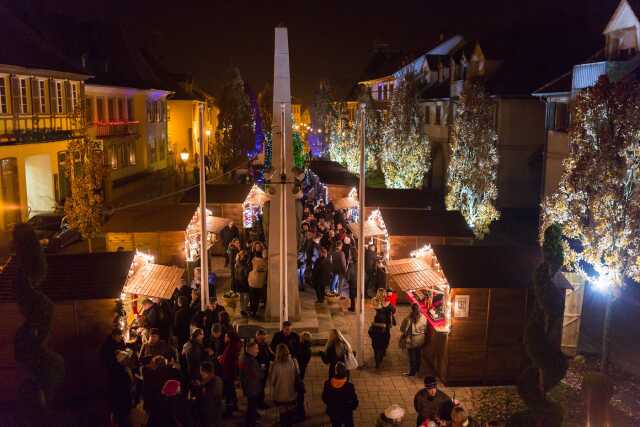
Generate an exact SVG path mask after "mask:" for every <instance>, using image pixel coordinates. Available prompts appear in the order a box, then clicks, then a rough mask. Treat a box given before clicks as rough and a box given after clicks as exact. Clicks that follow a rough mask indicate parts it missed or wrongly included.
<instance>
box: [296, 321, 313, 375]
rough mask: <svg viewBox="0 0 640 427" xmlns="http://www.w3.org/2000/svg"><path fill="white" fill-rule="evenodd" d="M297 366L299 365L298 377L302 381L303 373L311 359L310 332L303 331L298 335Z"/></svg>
mask: <svg viewBox="0 0 640 427" xmlns="http://www.w3.org/2000/svg"><path fill="white" fill-rule="evenodd" d="M297 360H298V366H299V367H300V379H301V380H303V381H304V375H305V373H306V372H307V366H309V362H310V361H311V333H310V332H307V331H305V332H303V333H302V334H301V335H300V346H299V352H298V357H297Z"/></svg>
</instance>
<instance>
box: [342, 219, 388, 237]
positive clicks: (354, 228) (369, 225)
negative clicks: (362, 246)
mask: <svg viewBox="0 0 640 427" xmlns="http://www.w3.org/2000/svg"><path fill="white" fill-rule="evenodd" d="M349 228H350V229H351V232H352V233H353V235H354V236H355V237H356V239H358V238H359V233H360V224H359V223H357V222H352V223H350V224H349ZM385 235H386V232H385V230H383V229H382V228H380V227H378V225H377V224H376V223H374V222H372V221H366V222H365V223H364V237H365V239H366V238H367V237H376V236H385Z"/></svg>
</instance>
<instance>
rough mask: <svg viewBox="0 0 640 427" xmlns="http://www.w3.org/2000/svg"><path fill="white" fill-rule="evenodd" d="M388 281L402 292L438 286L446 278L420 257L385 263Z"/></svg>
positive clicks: (444, 282) (442, 283) (444, 281)
mask: <svg viewBox="0 0 640 427" xmlns="http://www.w3.org/2000/svg"><path fill="white" fill-rule="evenodd" d="M387 274H388V275H389V279H390V281H391V282H392V283H393V284H395V285H396V287H397V288H398V289H400V290H401V291H403V292H407V291H412V290H416V289H422V288H427V287H431V288H436V289H437V288H440V287H441V286H442V285H444V284H446V279H445V278H444V277H442V276H441V275H440V274H438V273H436V272H435V271H434V270H432V269H431V267H430V266H429V264H428V262H427V261H426V260H424V259H422V258H403V259H398V260H392V261H389V262H388V263H387Z"/></svg>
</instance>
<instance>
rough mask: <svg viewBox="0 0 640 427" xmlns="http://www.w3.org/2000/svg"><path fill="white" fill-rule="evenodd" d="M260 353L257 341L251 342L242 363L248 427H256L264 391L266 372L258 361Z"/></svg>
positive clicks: (241, 373) (241, 369)
mask: <svg viewBox="0 0 640 427" xmlns="http://www.w3.org/2000/svg"><path fill="white" fill-rule="evenodd" d="M259 351H260V349H259V347H258V343H257V342H255V341H252V342H250V343H249V344H247V349H246V350H245V353H244V356H243V358H242V360H241V362H240V383H241V384H242V392H243V393H244V395H245V396H246V398H247V414H246V417H245V426H246V427H253V426H255V425H256V419H257V418H258V404H259V403H260V393H261V392H262V390H263V388H262V382H263V378H264V376H265V371H264V370H263V368H262V367H261V366H260V363H259V362H258V359H257V357H258V352H259Z"/></svg>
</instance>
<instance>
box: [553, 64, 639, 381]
mask: <svg viewBox="0 0 640 427" xmlns="http://www.w3.org/2000/svg"><path fill="white" fill-rule="evenodd" d="M639 106H640V85H638V83H636V82H633V81H627V80H623V81H619V82H616V83H611V82H610V81H609V79H608V78H607V76H602V77H600V79H599V80H598V82H597V84H596V85H595V86H594V87H592V88H588V89H585V90H583V91H581V92H580V93H579V94H578V95H577V97H576V100H575V108H574V110H573V111H574V115H573V117H574V123H573V126H572V128H571V131H570V135H569V155H568V157H567V158H566V159H565V161H564V162H563V168H564V172H563V174H562V177H561V179H560V185H559V187H558V191H557V192H556V193H554V194H553V195H552V196H551V197H549V198H547V199H546V200H545V201H544V202H543V206H542V208H543V211H542V218H543V227H545V226H546V225H547V224H551V223H554V222H556V223H559V224H560V225H561V226H562V231H563V234H564V236H565V237H567V238H568V239H569V240H570V241H572V242H573V243H574V244H571V245H568V244H567V245H566V248H565V250H566V252H567V253H568V257H567V263H568V264H569V267H572V268H575V269H577V270H581V271H582V272H583V273H584V274H585V275H588V273H589V271H588V270H589V269H588V268H586V267H585V265H589V266H590V267H591V268H592V269H593V270H594V271H595V275H596V277H595V278H594V279H593V282H594V284H595V285H596V286H597V287H599V288H601V289H602V290H604V291H606V292H607V293H608V294H609V298H608V303H607V309H606V314H605V325H604V331H603V335H604V336H603V348H602V364H601V367H602V369H603V371H604V372H606V370H607V369H608V358H609V326H610V325H609V324H610V314H611V305H612V303H613V301H614V300H615V298H616V297H617V296H618V294H619V292H620V288H621V287H622V286H623V284H624V281H625V279H627V278H630V279H633V280H635V281H640V107H639ZM592 274H593V272H592Z"/></svg>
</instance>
